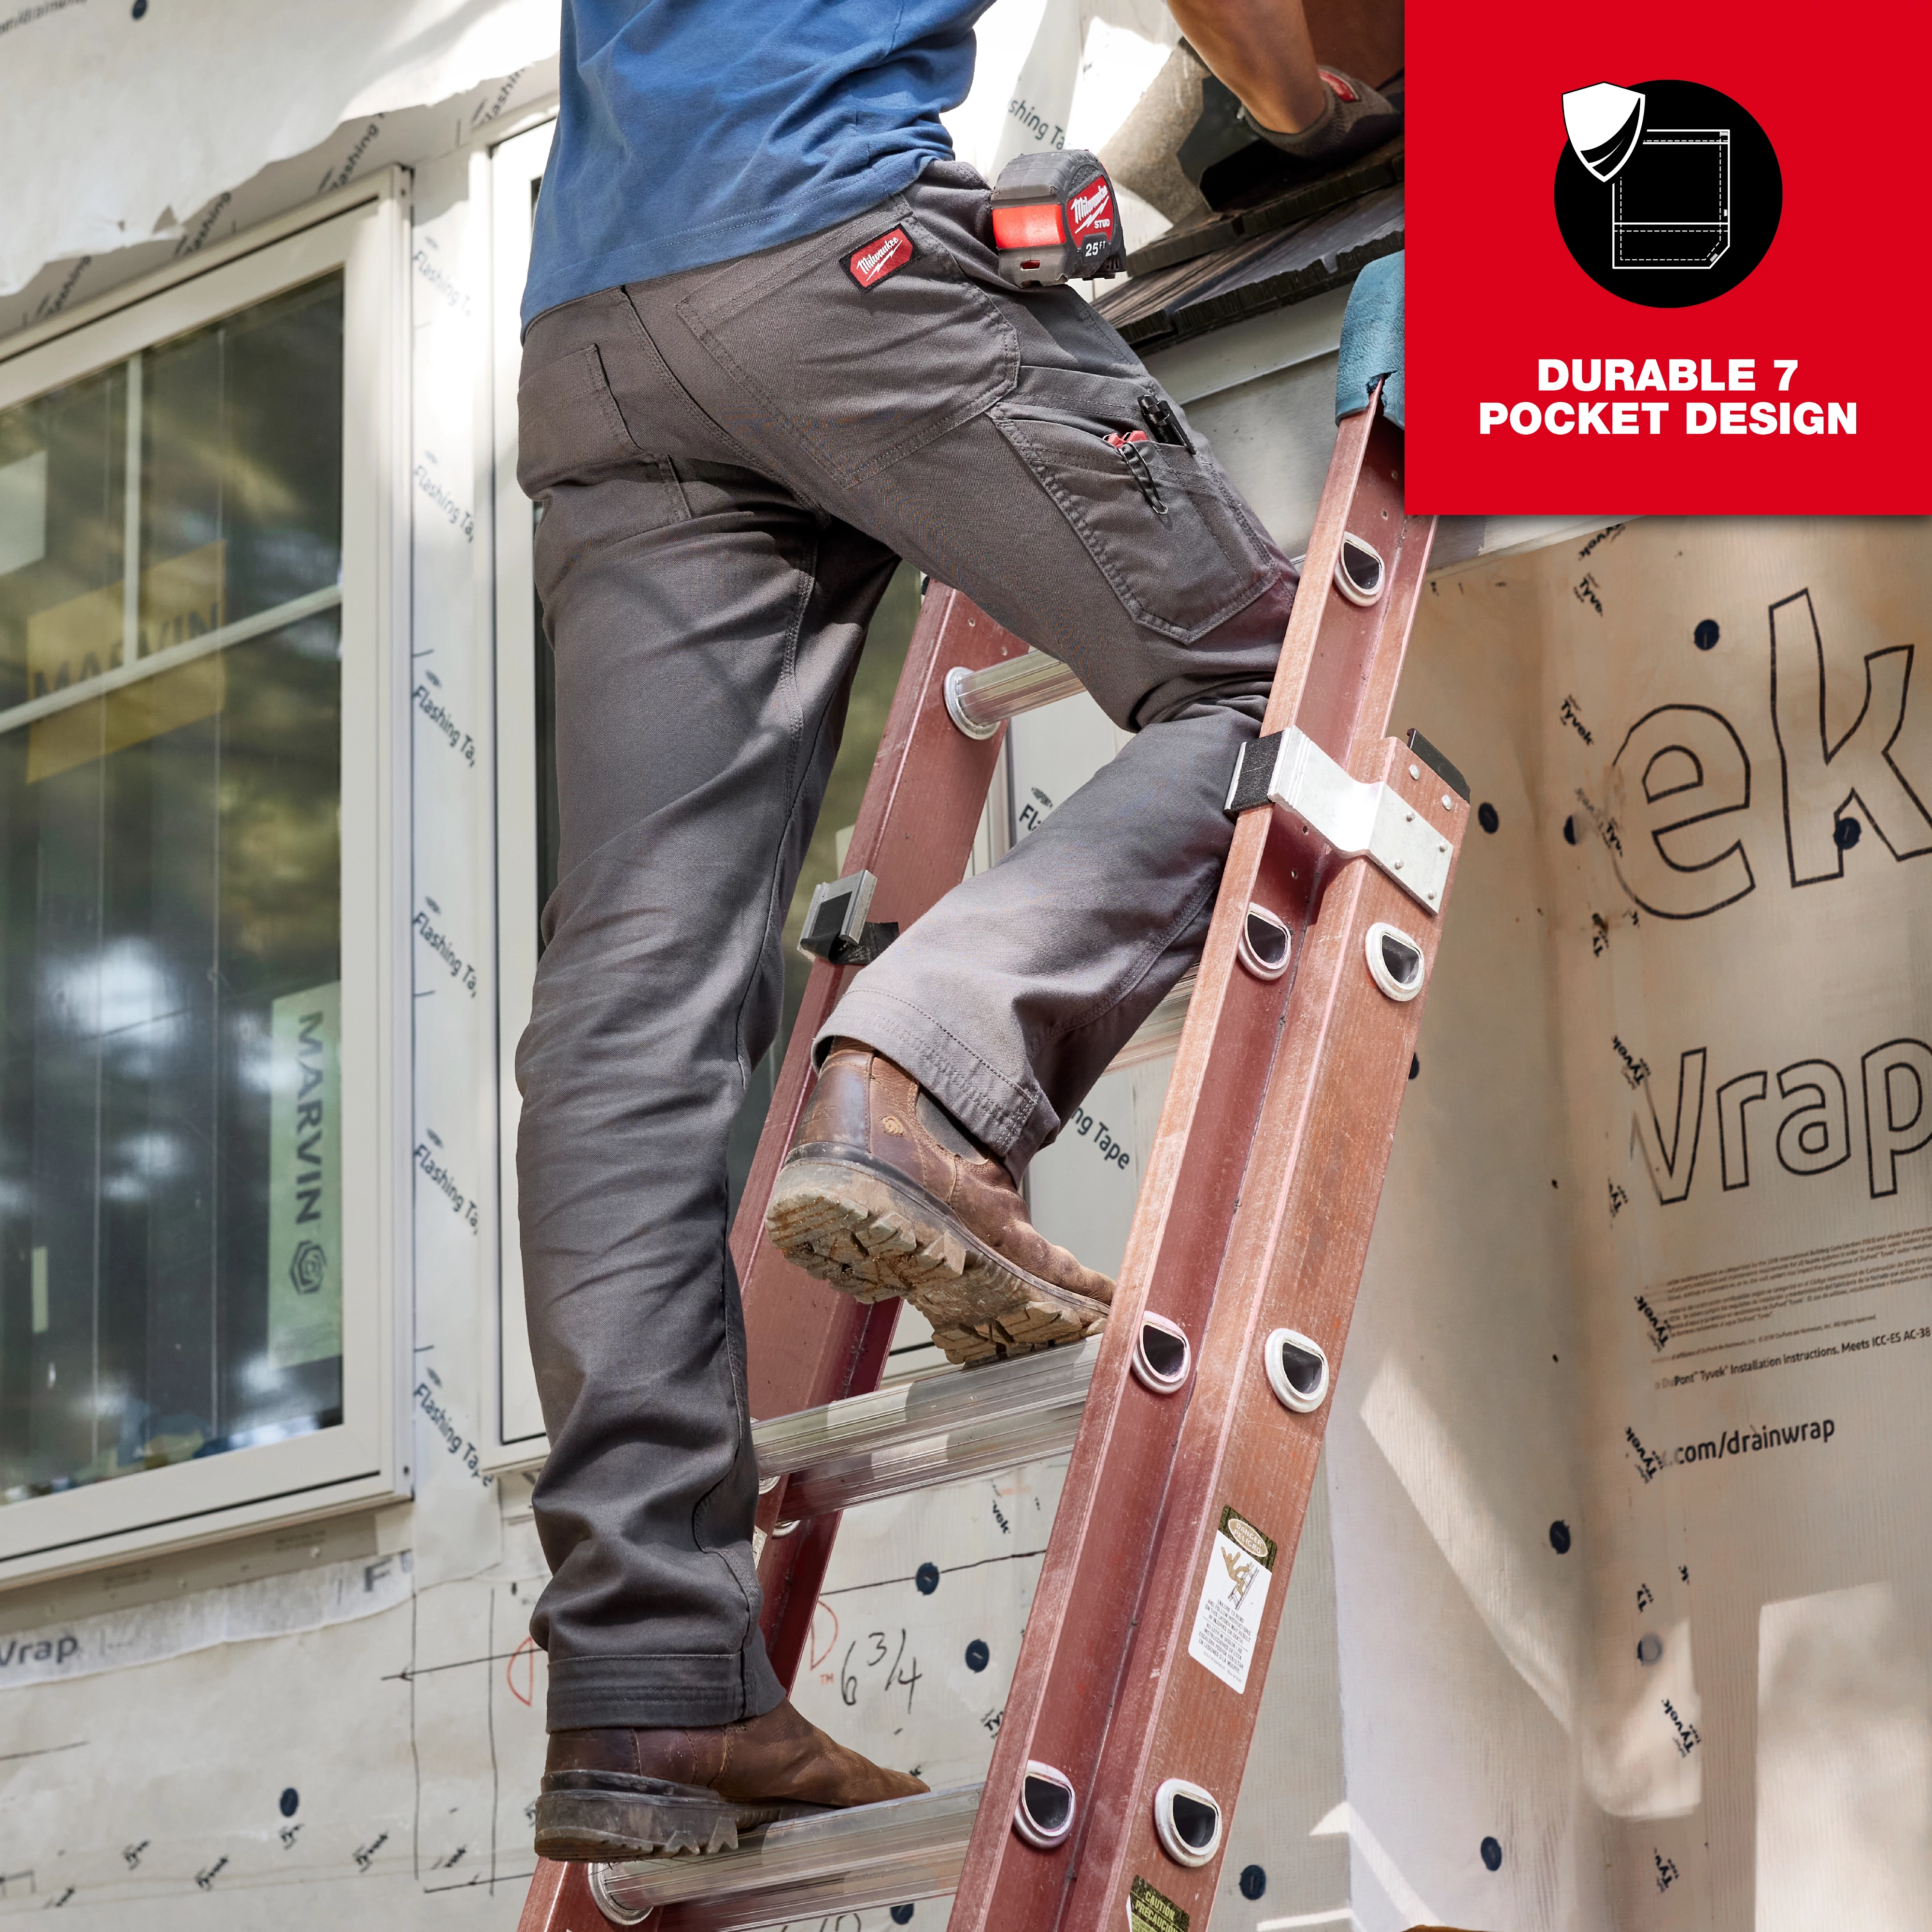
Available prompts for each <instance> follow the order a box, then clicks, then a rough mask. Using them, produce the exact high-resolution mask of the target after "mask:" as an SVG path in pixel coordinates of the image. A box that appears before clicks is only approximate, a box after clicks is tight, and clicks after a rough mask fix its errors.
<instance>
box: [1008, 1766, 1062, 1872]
mask: <svg viewBox="0 0 1932 1932" xmlns="http://www.w3.org/2000/svg"><path fill="white" fill-rule="evenodd" d="M1073 1811H1074V1798H1073V1784H1072V1782H1071V1781H1070V1780H1069V1779H1068V1778H1067V1775H1066V1774H1065V1773H1064V1772H1058V1771H1056V1770H1055V1769H1054V1768H1053V1766H1052V1765H1050V1764H1040V1763H1034V1762H1029V1763H1028V1766H1027V1768H1026V1775H1025V1777H1024V1778H1022V1779H1021V1781H1020V1798H1019V1803H1018V1804H1017V1805H1015V1806H1014V1807H1013V1829H1014V1830H1015V1831H1016V1832H1018V1833H1019V1836H1020V1838H1021V1839H1022V1841H1023V1842H1024V1843H1027V1844H1029V1845H1031V1846H1033V1848H1034V1850H1035V1851H1038V1852H1050V1851H1052V1849H1053V1848H1054V1847H1055V1846H1056V1845H1060V1844H1064V1843H1065V1842H1066V1841H1067V1838H1068V1836H1069V1835H1070V1833H1071V1832H1072V1831H1073Z"/></svg>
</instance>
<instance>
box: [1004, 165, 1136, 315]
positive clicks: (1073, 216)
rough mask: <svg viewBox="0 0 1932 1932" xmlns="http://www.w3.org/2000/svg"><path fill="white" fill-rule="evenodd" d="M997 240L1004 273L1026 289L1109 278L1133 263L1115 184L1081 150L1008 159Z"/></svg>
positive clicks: (1008, 278) (1103, 170)
mask: <svg viewBox="0 0 1932 1932" xmlns="http://www.w3.org/2000/svg"><path fill="white" fill-rule="evenodd" d="M993 243H994V245H995V247H996V248H998V250H999V251H1000V273H1001V275H1002V276H1004V278H1005V279H1006V280H1007V281H1010V282H1011V283H1013V284H1014V285H1015V286H1016V287H1019V288H1022V289H1037V288H1043V287H1046V286H1047V285H1048V284H1050V283H1054V282H1064V281H1070V280H1071V279H1072V278H1074V277H1076V276H1078V277H1080V278H1082V279H1083V280H1105V279H1106V278H1108V277H1110V276H1113V275H1118V274H1120V272H1121V271H1122V270H1123V269H1124V268H1126V266H1127V244H1126V242H1124V240H1123V239H1122V237H1121V211H1120V209H1119V208H1118V206H1117V205H1115V200H1114V184H1113V183H1112V181H1109V179H1108V178H1107V170H1106V169H1105V168H1103V166H1101V165H1100V162H1099V161H1098V160H1097V159H1096V158H1095V157H1094V156H1093V155H1091V154H1088V153H1087V152H1086V151H1085V150H1084V149H1082V148H1047V149H1046V150H1044V151H1043V152H1041V153H1040V154H1019V155H1016V157H1014V158H1013V160H1010V161H1009V162H1008V163H1007V165H1006V167H1005V168H1004V170H1003V171H1002V172H1001V175H1000V178H999V181H998V184H997V185H996V186H995V188H994V190H993Z"/></svg>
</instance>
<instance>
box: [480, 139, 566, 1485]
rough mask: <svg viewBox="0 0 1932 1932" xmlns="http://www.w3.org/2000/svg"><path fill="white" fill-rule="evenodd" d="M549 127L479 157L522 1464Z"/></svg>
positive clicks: (496, 1389) (504, 1227)
mask: <svg viewBox="0 0 1932 1932" xmlns="http://www.w3.org/2000/svg"><path fill="white" fill-rule="evenodd" d="M555 133H556V121H555V119H554V118H547V119H545V120H543V121H539V122H538V123H537V124H536V125H535V126H534V127H529V128H526V129H525V130H523V132H521V133H517V134H513V135H512V136H510V138H509V139H507V140H505V141H502V142H499V144H498V145H496V148H493V150H492V151H491V152H490V158H489V160H488V162H487V168H479V169H478V170H477V172H476V174H475V175H472V182H475V183H476V184H478V185H481V184H482V182H483V181H484V178H485V177H486V175H487V195H488V203H487V206H488V217H487V218H488V222H489V233H490V357H491V362H490V435H489V437H488V438H487V447H488V448H489V449H490V452H491V465H490V478H489V487H488V490H487V493H486V496H485V499H486V500H487V501H488V502H489V503H490V509H491V523H492V528H493V540H494V549H495V565H496V583H495V586H494V589H495V601H496V613H495V614H496V622H495V631H496V635H495V640H494V651H495V662H496V730H495V732H494V733H493V739H494V743H493V754H494V758H495V771H494V780H495V782H494V784H493V787H492V790H493V796H494V797H495V799H496V1126H497V1154H498V1160H497V1190H498V1195H497V1198H498V1211H497V1213H496V1215H495V1216H493V1217H492V1219H493V1223H494V1226H495V1233H496V1268H495V1270H494V1271H493V1273H490V1272H486V1275H485V1279H486V1280H488V1281H490V1283H491V1285H492V1286H493V1288H494V1289H495V1295H494V1298H493V1305H492V1306H490V1307H487V1308H486V1309H485V1310H484V1311H483V1319H482V1321H481V1324H480V1326H481V1329H482V1331H483V1336H482V1341H483V1364H482V1373H483V1380H482V1388H483V1394H484V1436H485V1437H486V1440H485V1442H484V1444H483V1445H482V1454H481V1460H482V1464H483V1467H484V1469H486V1470H490V1471H492V1472H501V1471H503V1470H506V1469H529V1468H532V1467H533V1466H535V1465H536V1464H537V1463H541V1461H542V1460H543V1459H544V1457H545V1456H546V1455H547V1454H548V1453H549V1450H550V1441H549V1439H548V1437H547V1436H545V1435H544V1424H543V1412H542V1410H541V1407H540V1406H539V1405H538V1400H537V1379H536V1370H535V1368H534V1367H532V1364H531V1361H530V1344H529V1327H528V1325H527V1324H526V1321H525V1319H524V1316H523V1254H522V1250H521V1249H520V1247H519V1246H518V1244H517V1120H518V1118H519V1117H520V1114H521V1112H522V1108H523V1100H522V1097H521V1095H520V1094H518V1092H517V1073H516V1062H517V1041H518V1040H520V1039H521V1038H522V1037H523V1029H524V1028H525V1027H526V1026H527V1025H529V1018H530V987H531V984H532V981H534V980H535V977H536V970H537V926H536V904H537V856H538V855H537V811H536V804H537V739H536V720H535V715H534V714H533V712H532V709H531V697H532V693H533V692H534V691H535V688H536V661H537V660H536V649H537V637H536V614H535V613H536V562H535V554H534V552H535V544H534V543H533V541H532V537H533V534H534V529H535V526H534V525H533V523H532V521H531V511H530V500H529V498H528V497H527V496H525V495H524V494H523V490H522V489H521V487H520V486H519V484H517V377H518V374H519V373H520V371H521V368H522V366H523V341H522V327H521V322H520V315H521V311H522V307H523V284H524V281H525V279H526V278H527V276H528V275H529V266H530V212H529V211H530V190H531V187H532V184H534V183H535V182H536V181H539V180H540V179H541V178H542V175H543V171H544V166H545V165H546V164H547V162H548V160H549V159H550V142H551V139H552V137H553V136H554V135H555Z"/></svg>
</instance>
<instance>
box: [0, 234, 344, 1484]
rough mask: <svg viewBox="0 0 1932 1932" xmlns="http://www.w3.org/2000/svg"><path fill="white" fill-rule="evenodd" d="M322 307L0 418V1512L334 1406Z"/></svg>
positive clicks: (331, 887) (323, 1421) (270, 308)
mask: <svg viewBox="0 0 1932 1932" xmlns="http://www.w3.org/2000/svg"><path fill="white" fill-rule="evenodd" d="M342 317H343V282H342V278H341V275H340V274H339V273H338V274H337V275H332V276H330V277H328V278H325V279H323V280H322V281H317V282H315V283H313V284H309V285H308V286H306V287H303V288H301V289H299V290H294V291H293V292H291V293H288V294H286V295H284V296H278V297H277V298H275V299H274V300H272V301H270V302H264V303H262V304H260V305H257V306H256V307H254V308H251V309H248V310H246V311H243V312H242V313H241V314H237V315H234V316H231V317H227V318H226V319H225V320H222V321H220V322H218V323H214V324H212V325H211V326H208V327H206V328H204V329H198V330H196V331H195V332H193V334H191V335H186V336H184V337H182V338H179V339H178V340H176V341H172V342H169V343H166V344H161V345H160V346H158V347H155V348H153V349H151V350H148V351H146V352H145V353H143V354H142V355H141V356H137V357H136V358H134V359H132V360H130V362H127V363H125V364H124V365H121V366H120V367H118V368H115V369H113V370H110V371H107V372H106V373H104V374H101V375H98V376H94V377H88V378H86V379H85V380H82V381H79V382H76V383H72V384H71V385H69V386H67V387H66V388H65V389H60V390H58V391H56V392H53V393H52V394H50V395H43V396H40V397H39V398H35V399H34V400H33V401H30V402H28V403H26V404H22V405H20V407H17V408H14V409H12V410H6V411H0V1501H4V1502H17V1501H19V1500H20V1499H22V1498H23V1497H26V1496H39V1495H44V1494H46V1493H49V1491H52V1490H62V1489H66V1488H69V1487H74V1486H75V1485H77V1484H83V1483H89V1482H94V1481H100V1480H101V1479H103V1478H107V1477H110V1476H118V1475H126V1474H128V1473H129V1472H132V1471H135V1470H138V1469H147V1468H154V1467H158V1466H162V1465H164V1464H166V1463H173V1462H177V1461H181V1460H186V1459H187V1458H189V1457H196V1456H205V1455H210V1454H215V1453H217V1452H219V1451H223V1450H226V1449H232V1448H240V1447H242V1446H244V1445H247V1444H250V1443H254V1442H264V1441H269V1440H272V1439H275V1438H277V1437H279V1436H287V1435H292V1434H295V1433H301V1432H303V1431H305V1430H311V1429H315V1428H319V1427H327V1426H329V1425H330V1424H334V1423H337V1422H339V1421H341V1366H342V1365H341V1354H342V1313H341V1310H342V1283H341V1273H340V1268H341V1253H340V1251H341V1182H340V1172H339V1167H340V1161H339V1155H340V1148H341V1125H340V1121H339V1117H338V1116H339V1106H340V1083H339V1076H338V1041H339V1036H340V1003H339V992H338V981H339V978H340V973H341V965H340V958H341V943H340V907H341V862H340V838H341V835H340V796H341V745H340V722H339V720H340V701H341V700H340V687H341V669H340V641H339V640H340V624H339V615H340V611H339V605H340V598H341V589H340V580H341V502H342V393H343V390H342V368H343V363H342ZM130 459H131V460H130ZM130 478H131V482H132V487H130Z"/></svg>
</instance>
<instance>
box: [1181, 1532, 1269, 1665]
mask: <svg viewBox="0 0 1932 1932" xmlns="http://www.w3.org/2000/svg"><path fill="white" fill-rule="evenodd" d="M1275 1547H1276V1546H1275V1541H1274V1538H1273V1537H1271V1536H1265V1535H1263V1534H1262V1532H1260V1531H1259V1530H1258V1529H1256V1527H1255V1526H1254V1525H1253V1523H1248V1522H1246V1521H1244V1520H1243V1519H1242V1518H1241V1517H1238V1516H1237V1515H1236V1514H1235V1512H1234V1511H1233V1510H1232V1509H1230V1508H1225V1507H1224V1508H1223V1510H1222V1511H1221V1527H1220V1529H1218V1530H1217V1531H1216V1532H1214V1553H1213V1554H1212V1555H1211V1556H1210V1557H1209V1558H1208V1574H1207V1575H1206V1576H1205V1577H1203V1578H1202V1581H1201V1601H1200V1602H1199V1604H1197V1605H1196V1607H1195V1611H1194V1634H1193V1636H1192V1637H1190V1638H1189V1639H1188V1640H1187V1654H1188V1655H1189V1656H1190V1657H1191V1658H1193V1660H1194V1661H1195V1662H1196V1664H1205V1666H1206V1667H1208V1669H1209V1670H1211V1671H1212V1672H1213V1673H1214V1675H1215V1676H1217V1677H1218V1678H1220V1680H1221V1682H1223V1684H1225V1685H1227V1687H1228V1688H1229V1690H1231V1691H1235V1692H1244V1691H1246V1690H1247V1688H1248V1665H1249V1664H1250V1662H1251V1661H1253V1657H1254V1654H1255V1645H1256V1642H1257V1641H1258V1640H1259V1638H1260V1636H1261V1632H1262V1607H1263V1606H1264V1605H1265V1604H1266V1603H1267V1602H1268V1583H1269V1580H1271V1578H1272V1577H1273V1576H1274V1559H1275Z"/></svg>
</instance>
